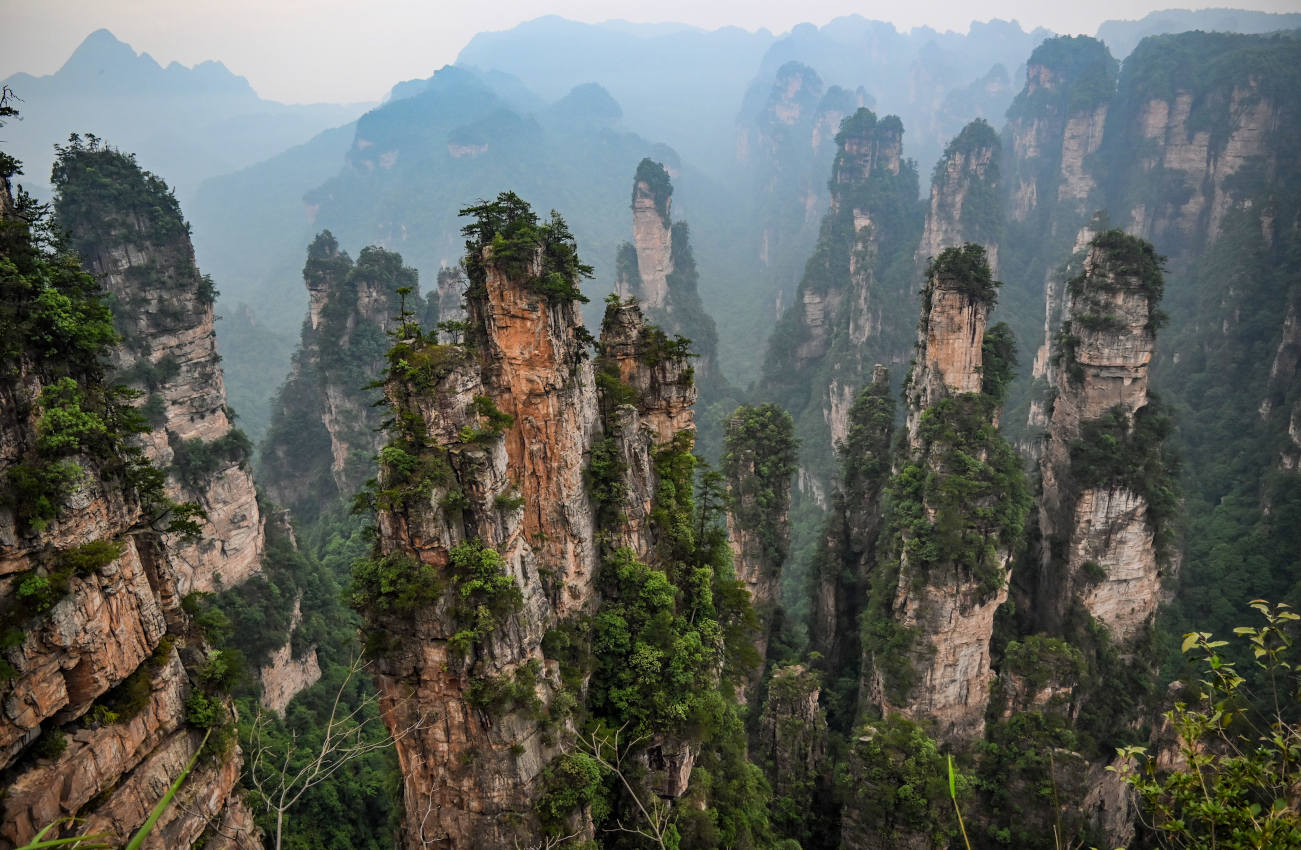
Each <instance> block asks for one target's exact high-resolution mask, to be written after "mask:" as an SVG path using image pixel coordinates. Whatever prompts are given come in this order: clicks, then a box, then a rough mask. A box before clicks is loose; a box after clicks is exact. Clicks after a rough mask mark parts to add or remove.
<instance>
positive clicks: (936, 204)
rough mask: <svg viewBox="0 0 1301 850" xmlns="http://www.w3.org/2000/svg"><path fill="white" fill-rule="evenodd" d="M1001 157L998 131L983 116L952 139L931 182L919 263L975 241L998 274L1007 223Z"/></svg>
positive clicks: (918, 256)
mask: <svg viewBox="0 0 1301 850" xmlns="http://www.w3.org/2000/svg"><path fill="white" fill-rule="evenodd" d="M1001 157H1002V146H1001V145H1000V143H999V140H998V134H997V133H995V132H994V130H993V128H991V127H990V126H989V125H988V124H987V123H985V122H984V121H983V120H981V119H976V120H975V121H972V122H971V123H970V124H968V125H967V126H966V127H964V128H963V130H962V132H961V133H959V134H958V136H957V137H956V138H954V139H953V141H951V142H949V145H948V147H946V148H945V149H944V156H943V158H942V159H941V160H940V163H939V165H938V166H937V168H936V171H935V178H934V180H933V181H932V182H931V202H930V209H929V210H928V211H927V214H926V228H925V230H923V231H922V241H921V244H920V245H919V246H918V248H917V259H918V265H919V266H923V265H925V263H926V261H927V260H929V259H930V258H932V257H938V256H939V255H940V252H942V251H943V250H944V249H945V248H956V247H958V246H959V245H962V244H964V243H966V242H976V243H979V244H980V245H981V246H982V247H984V249H985V256H986V257H987V258H988V259H989V267H990V270H991V272H992V273H994V274H998V241H999V239H1000V237H1001V236H1002V233H1001V231H1002V223H1003V208H1002V184H1001V181H1000V179H999V173H1000V160H1001Z"/></svg>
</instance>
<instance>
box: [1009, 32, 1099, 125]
mask: <svg viewBox="0 0 1301 850" xmlns="http://www.w3.org/2000/svg"><path fill="white" fill-rule="evenodd" d="M1026 65H1027V67H1031V68H1033V67H1040V68H1043V69H1044V70H1045V71H1046V72H1047V74H1048V80H1049V82H1048V84H1047V85H1037V86H1034V87H1031V88H1028V89H1027V90H1026V91H1023V92H1021V93H1020V94H1018V95H1017V96H1016V99H1015V100H1013V101H1012V105H1011V106H1010V107H1009V108H1008V111H1007V117H1008V118H1009V119H1012V120H1017V119H1022V118H1025V119H1031V118H1035V117H1040V116H1043V115H1045V114H1055V115H1063V116H1064V115H1071V114H1074V113H1076V112H1081V111H1084V110H1087V109H1093V108H1094V107H1096V106H1098V105H1099V104H1102V103H1105V102H1106V101H1108V100H1109V99H1111V97H1112V96H1113V95H1114V94H1115V92H1116V80H1117V77H1118V75H1119V72H1120V63H1119V62H1117V61H1116V59H1115V58H1113V57H1112V55H1111V53H1110V52H1109V51H1108V50H1107V46H1106V45H1105V44H1103V43H1102V42H1101V41H1098V40H1097V39H1096V38H1091V37H1089V36H1087V35H1078V36H1070V35H1064V36H1058V37H1057V38H1050V39H1047V40H1045V41H1044V42H1043V43H1042V44H1040V45H1039V46H1038V47H1036V48H1035V50H1034V52H1033V53H1031V54H1030V58H1029V60H1027V62H1026Z"/></svg>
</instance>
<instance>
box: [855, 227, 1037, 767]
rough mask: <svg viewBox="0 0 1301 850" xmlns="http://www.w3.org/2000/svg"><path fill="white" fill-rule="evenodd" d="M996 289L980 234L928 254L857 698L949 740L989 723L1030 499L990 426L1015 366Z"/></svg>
mask: <svg viewBox="0 0 1301 850" xmlns="http://www.w3.org/2000/svg"><path fill="white" fill-rule="evenodd" d="M996 286H997V283H996V282H994V281H993V280H992V278H991V276H990V273H989V267H988V265H987V264H986V262H985V259H984V250H983V249H982V248H981V247H980V246H978V245H974V244H968V245H966V246H964V247H962V248H953V249H949V250H947V251H945V252H943V253H941V254H940V256H939V257H938V258H936V260H935V261H934V263H932V265H931V269H930V277H929V279H928V281H927V285H926V290H925V292H924V294H923V297H922V303H923V313H922V322H921V325H920V328H919V330H918V341H917V357H916V362H915V365H914V367H913V373H912V376H911V378H910V380H909V382H908V385H907V388H906V390H905V394H906V398H907V402H908V426H907V427H908V433H907V437H908V439H907V444H906V448H905V451H904V454H903V456H902V457H900V458H899V459H898V460H897V461H896V467H895V470H894V477H893V479H892V481H891V484H890V492H891V505H892V507H891V516H890V518H889V522H890V525H889V529H888V532H887V537H886V538H885V540H884V548H883V551H882V554H881V556H880V560H879V561H878V564H877V566H876V568H875V570H874V571H873V576H872V579H871V582H872V589H871V593H870V595H869V599H870V600H871V601H870V607H869V611H868V613H867V614H866V615H865V617H864V629H865V631H866V635H865V639H864V653H865V654H864V661H863V683H862V688H863V696H862V698H861V702H862V704H863V705H870V706H874V707H876V708H877V709H878V710H879V711H880V712H881V713H882V714H885V715H890V714H893V713H898V714H900V715H902V716H904V717H906V718H909V719H911V720H915V721H918V722H921V721H925V722H927V723H929V724H932V726H933V734H934V736H935V737H936V738H937V739H939V740H941V741H946V742H950V743H955V744H959V743H969V742H972V741H974V740H976V739H978V738H979V737H980V736H981V735H982V734H983V731H984V725H985V717H984V715H985V707H986V705H987V704H988V700H989V684H990V681H991V679H992V672H991V663H990V651H991V648H990V639H991V637H992V635H993V630H994V612H995V611H996V610H997V608H998V607H999V606H1000V605H1001V604H1002V603H1003V601H1004V600H1006V598H1007V592H1008V591H1007V579H1008V576H1009V561H1010V559H1011V556H1012V554H1013V550H1014V548H1015V546H1016V544H1017V541H1018V540H1019V539H1020V537H1021V534H1022V532H1023V528H1024V521H1025V516H1026V513H1027V512H1028V509H1029V497H1028V494H1027V492H1026V489H1025V485H1024V482H1023V480H1022V475H1021V470H1020V467H1019V461H1018V460H1017V459H1016V457H1015V455H1014V454H1013V452H1012V450H1011V448H1010V447H1009V446H1008V445H1007V443H1006V442H1004V441H1003V440H1002V438H1001V437H1000V436H999V435H998V434H997V432H996V430H995V423H996V421H997V413H998V406H999V403H1000V399H999V393H1000V392H1001V390H1000V389H999V386H1000V384H1001V381H1005V380H1006V373H1007V372H1008V370H1009V369H1010V363H1008V362H1006V357H1005V355H1003V354H1001V353H1000V354H995V353H994V352H996V351H999V347H998V346H996V345H989V344H988V343H989V342H991V341H992V339H993V338H994V337H995V335H994V334H993V331H991V333H990V334H989V335H987V334H986V330H985V319H986V316H987V315H988V310H989V308H990V307H991V306H992V305H993V302H994V298H995V291H996V290H995V287H996ZM982 348H983V349H986V351H987V352H988V353H989V357H988V358H986V357H984V356H982ZM994 361H1000V362H994ZM1000 375H1001V376H1002V378H1001V380H1000V378H999V376H1000Z"/></svg>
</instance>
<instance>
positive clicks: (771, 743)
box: [754, 664, 830, 841]
mask: <svg viewBox="0 0 1301 850" xmlns="http://www.w3.org/2000/svg"><path fill="white" fill-rule="evenodd" d="M820 694H821V686H820V682H819V677H818V674H817V673H815V672H812V671H810V670H808V669H807V668H805V667H804V665H802V664H792V665H789V666H786V667H778V668H777V669H775V670H774V671H773V674H772V676H771V677H770V678H769V680H768V695H767V698H766V699H765V700H764V704H763V712H762V714H760V715H759V734H758V737H757V739H756V741H755V746H754V748H755V751H756V754H758V755H759V756H760V757H761V758H762V759H763V760H764V762H765V764H766V767H767V774H768V781H769V782H770V783H771V784H772V790H773V797H774V798H775V799H776V800H778V801H780V802H779V803H778V805H779V806H781V807H783V808H784V809H786V810H788V811H790V812H798V813H801V814H806V813H812V812H818V811H822V810H825V808H826V804H827V801H826V800H825V799H821V798H820V794H819V792H820V791H821V790H822V789H825V788H826V787H827V780H828V778H829V774H830V771H829V769H828V768H829V767H830V764H829V763H828V761H827V718H826V713H825V712H824V711H823V709H822V707H821V706H819V705H818V697H819V695H820ZM807 822H809V823H812V822H813V820H812V819H811V818H810V819H808V821H807ZM792 837H794V838H796V840H802V841H808V838H809V837H810V836H809V835H808V834H806V833H797V834H796V835H794V836H792Z"/></svg>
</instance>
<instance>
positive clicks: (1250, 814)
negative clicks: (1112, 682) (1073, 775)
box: [1119, 599, 1301, 850]
mask: <svg viewBox="0 0 1301 850" xmlns="http://www.w3.org/2000/svg"><path fill="white" fill-rule="evenodd" d="M1251 607H1252V608H1254V609H1255V610H1256V611H1257V612H1259V613H1260V614H1261V615H1262V616H1263V617H1264V619H1265V625H1263V626H1259V627H1255V626H1241V627H1238V628H1236V629H1234V633H1235V634H1236V635H1238V636H1239V637H1240V638H1243V639H1244V643H1245V644H1246V646H1245V647H1244V648H1245V649H1247V650H1248V651H1249V652H1250V654H1251V656H1252V658H1253V663H1254V664H1255V665H1256V666H1257V667H1259V668H1260V669H1262V670H1263V671H1265V673H1266V675H1265V676H1264V677H1263V681H1264V682H1265V683H1266V685H1265V687H1266V688H1267V689H1268V691H1267V692H1264V693H1252V691H1251V690H1250V688H1249V687H1248V686H1247V682H1246V679H1245V678H1244V677H1243V676H1242V675H1240V674H1239V673H1238V670H1237V667H1238V665H1237V662H1235V661H1234V660H1232V658H1231V657H1229V655H1228V653H1229V651H1230V650H1231V649H1234V647H1231V646H1230V644H1229V641H1226V640H1216V639H1215V638H1214V637H1213V636H1212V635H1211V634H1210V633H1209V632H1190V633H1189V634H1187V635H1185V636H1184V641H1183V647H1182V648H1183V652H1184V653H1185V654H1190V653H1195V655H1196V657H1197V660H1198V661H1199V662H1200V664H1201V670H1200V671H1199V673H1200V675H1199V677H1198V678H1197V679H1196V681H1193V682H1189V683H1187V690H1186V691H1185V694H1184V696H1183V697H1182V698H1181V699H1180V700H1179V701H1178V702H1176V703H1175V706H1174V708H1173V709H1171V710H1170V711H1168V712H1166V715H1165V717H1166V719H1167V720H1168V721H1169V722H1170V724H1171V726H1172V727H1173V729H1174V732H1175V734H1176V736H1177V745H1178V749H1179V755H1180V756H1181V762H1182V764H1180V763H1178V762H1176V763H1175V764H1176V766H1175V767H1173V768H1172V769H1167V770H1162V769H1161V768H1160V767H1159V766H1158V764H1157V759H1156V757H1155V756H1154V755H1150V754H1149V753H1148V751H1147V748H1146V747H1141V746H1133V747H1124V748H1121V749H1120V751H1119V754H1120V756H1122V757H1123V758H1124V759H1125V761H1124V762H1123V763H1122V764H1123V766H1122V767H1121V768H1120V772H1121V775H1122V776H1123V777H1124V779H1125V781H1126V782H1127V783H1128V784H1129V785H1130V786H1131V787H1132V788H1133V789H1134V790H1136V791H1137V792H1138V795H1139V798H1140V799H1141V801H1142V805H1143V818H1142V820H1141V823H1142V826H1143V827H1144V829H1145V831H1146V832H1147V834H1148V836H1150V838H1151V839H1152V840H1153V841H1154V842H1155V843H1156V844H1157V845H1158V846H1160V847H1168V848H1183V847H1189V848H1192V847H1224V848H1230V850H1238V848H1242V850H1245V848H1259V847H1301V813H1298V811H1297V808H1296V805H1295V798H1296V788H1297V786H1298V784H1301V760H1299V759H1298V757H1297V755H1298V753H1299V752H1301V724H1299V718H1298V713H1297V699H1296V695H1297V693H1298V692H1299V689H1298V685H1301V681H1299V680H1298V674H1297V668H1296V666H1295V659H1294V657H1293V656H1294V654H1295V652H1294V649H1293V646H1294V643H1295V637H1294V629H1295V623H1296V622H1297V621H1298V620H1299V619H1301V617H1299V616H1298V615H1297V614H1296V613H1295V612H1294V611H1292V609H1291V606H1289V605H1286V604H1278V605H1271V604H1269V603H1268V602H1265V601H1263V600H1259V599H1257V600H1255V601H1253V602H1252V603H1251Z"/></svg>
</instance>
